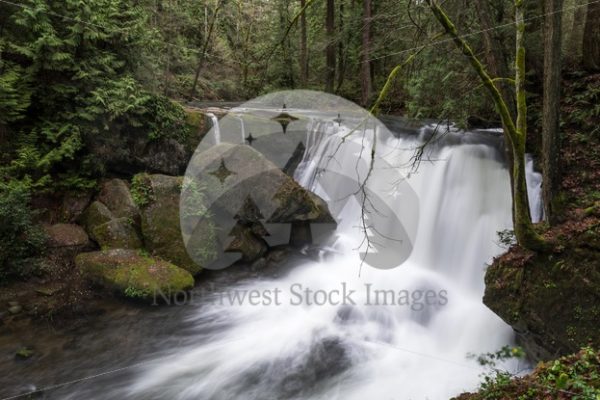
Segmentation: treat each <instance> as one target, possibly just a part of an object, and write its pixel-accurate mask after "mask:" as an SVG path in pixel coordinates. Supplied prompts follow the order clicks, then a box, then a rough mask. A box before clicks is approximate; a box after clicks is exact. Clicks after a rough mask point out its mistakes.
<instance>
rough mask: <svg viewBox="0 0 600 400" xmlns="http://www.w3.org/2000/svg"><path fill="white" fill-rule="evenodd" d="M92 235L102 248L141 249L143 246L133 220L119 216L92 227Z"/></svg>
mask: <svg viewBox="0 0 600 400" xmlns="http://www.w3.org/2000/svg"><path fill="white" fill-rule="evenodd" d="M92 237H93V238H94V240H95V241H96V242H98V244H99V245H100V247H101V248H102V249H111V248H112V249H139V248H140V247H142V241H141V240H140V238H139V236H138V234H137V231H136V230H135V227H134V226H133V220H132V219H131V218H117V219H113V220H111V221H109V222H107V223H105V224H102V225H98V226H96V227H95V228H94V229H92Z"/></svg>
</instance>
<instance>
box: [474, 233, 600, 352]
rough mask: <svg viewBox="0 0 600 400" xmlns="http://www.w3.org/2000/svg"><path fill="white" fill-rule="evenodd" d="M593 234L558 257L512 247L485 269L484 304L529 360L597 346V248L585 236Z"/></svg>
mask: <svg viewBox="0 0 600 400" xmlns="http://www.w3.org/2000/svg"><path fill="white" fill-rule="evenodd" d="M597 234H598V233H594V232H586V233H585V234H584V235H581V236H580V237H579V238H578V240H574V241H572V242H571V243H570V244H568V247H566V248H564V249H562V251H561V252H560V253H551V254H536V253H533V252H527V251H524V250H522V249H519V248H514V249H512V250H511V251H510V252H509V253H507V254H505V255H504V256H502V257H500V258H498V259H496V260H495V261H494V263H493V265H492V266H491V267H490V268H489V269H488V271H487V273H486V277H485V282H486V291H485V296H484V299H483V301H484V303H485V304H486V305H487V306H488V307H489V308H490V309H491V310H492V311H494V312H495V313H496V314H498V315H499V316H500V317H501V318H502V319H503V320H504V321H506V322H507V323H508V324H510V325H511V326H512V327H513V329H514V330H515V332H516V334H517V337H518V339H519V342H520V344H521V345H522V346H523V347H524V348H525V350H526V351H527V353H528V355H529V356H530V357H532V358H533V359H535V360H549V359H553V358H556V357H558V356H562V355H566V354H570V353H574V352H576V351H577V350H578V349H580V348H581V347H583V346H586V345H589V344H591V345H592V346H594V347H600V330H599V329H598V321H600V303H599V302H598V300H599V299H600V268H599V264H598V254H599V253H598V252H599V250H600V248H598V247H595V246H597V242H596V240H595V239H593V238H591V237H590V236H594V235H597ZM584 238H587V239H584Z"/></svg>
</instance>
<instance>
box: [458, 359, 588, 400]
mask: <svg viewBox="0 0 600 400" xmlns="http://www.w3.org/2000/svg"><path fill="white" fill-rule="evenodd" d="M510 354H511V350H510V349H509V348H506V349H503V350H501V351H500V352H499V353H495V354H494V355H492V356H493V358H494V359H496V356H500V358H504V357H506V356H510ZM488 356H489V355H488ZM484 358H485V359H487V356H486V357H484ZM493 364H495V362H493ZM485 365H489V364H487V363H485ZM469 398H470V399H473V400H497V399H517V400H538V399H541V398H544V399H546V398H548V399H550V398H552V399H558V398H560V399H571V400H598V399H600V355H599V354H598V352H596V351H595V350H594V349H592V348H589V347H586V348H583V349H582V350H581V351H580V352H579V353H577V354H573V355H571V356H567V357H563V358H560V359H558V360H555V361H550V362H548V363H540V364H539V365H538V366H537V367H536V369H535V370H534V371H533V372H532V373H531V374H530V375H526V376H524V377H516V376H514V375H512V374H510V373H508V372H506V371H501V370H495V371H494V373H493V374H487V375H485V376H484V379H483V382H482V383H481V386H480V390H479V392H478V393H475V394H473V395H472V396H469Z"/></svg>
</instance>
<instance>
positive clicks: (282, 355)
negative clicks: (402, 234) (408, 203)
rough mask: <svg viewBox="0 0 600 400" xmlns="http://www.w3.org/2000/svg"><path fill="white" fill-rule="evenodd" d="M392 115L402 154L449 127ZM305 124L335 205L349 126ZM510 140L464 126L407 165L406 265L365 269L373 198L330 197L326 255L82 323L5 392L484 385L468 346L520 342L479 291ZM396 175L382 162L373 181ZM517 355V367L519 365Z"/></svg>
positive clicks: (494, 249) (533, 179)
mask: <svg viewBox="0 0 600 400" xmlns="http://www.w3.org/2000/svg"><path fill="white" fill-rule="evenodd" d="M235 121H236V123H237V125H238V126H239V125H240V119H239V118H237V119H235ZM329 124H331V128H327V129H334V128H335V124H332V123H331V122H330V123H329ZM386 125H387V126H388V128H389V129H390V130H391V131H392V132H393V133H394V135H393V136H390V137H386V138H383V139H379V140H380V141H382V144H381V146H382V147H380V149H382V150H380V151H381V154H382V158H383V159H385V160H386V161H387V162H388V163H389V165H393V166H400V165H403V166H407V165H411V164H412V162H413V161H414V159H413V158H412V157H413V156H414V154H415V151H414V149H415V148H418V146H419V145H420V144H422V143H423V142H424V141H425V140H427V139H428V138H429V137H430V135H431V134H432V131H433V130H434V129H435V128H436V127H435V126H433V125H429V126H423V127H419V128H409V127H407V126H406V124H404V123H403V122H402V121H401V120H399V119H394V118H388V119H387V120H386ZM307 126H308V127H309V128H307V129H308V130H309V131H308V132H305V134H306V143H305V145H306V147H307V149H306V152H305V154H304V156H303V159H302V162H301V163H300V165H299V166H298V168H297V170H296V175H295V178H296V180H297V181H298V182H300V183H301V184H303V185H305V186H307V187H308V188H309V189H311V190H313V191H315V192H316V193H318V194H320V195H321V196H322V197H323V198H325V199H327V200H330V201H331V199H333V198H335V195H336V194H338V195H339V193H341V191H343V190H345V189H344V187H340V188H335V187H333V188H332V187H331V186H329V187H326V188H325V187H324V185H323V182H322V181H321V180H320V179H318V174H319V166H322V164H323V162H325V161H324V160H325V158H326V156H327V154H328V151H329V150H328V149H331V148H332V146H333V144H332V143H336V142H335V141H336V139H335V135H331V136H324V138H320V137H316V136H314V135H311V131H310V129H314V127H315V126H316V123H314V121H313V122H312V124H308V125H307ZM311 127H312V128H311ZM437 128H439V127H437ZM241 129H244V126H243V121H241ZM246 129H247V130H249V128H246ZM320 129H323V126H320ZM225 131H226V129H224V128H223V127H221V130H220V132H219V137H218V139H219V141H220V140H221V139H222V138H221V136H222V135H224V136H223V140H226V134H225ZM341 132H342V133H343V130H342V131H341ZM342 133H340V134H342ZM242 137H243V133H242ZM236 138H238V140H239V138H240V135H239V133H237V136H236ZM356 140H359V139H356ZM363 140H364V139H363ZM332 141H333V142H332ZM501 147H502V140H501V137H500V133H498V132H496V131H487V132H482V131H480V132H458V131H456V130H454V129H450V130H449V131H446V132H444V135H443V136H442V138H441V139H439V140H436V141H435V143H432V144H431V145H430V146H429V147H427V149H426V151H425V152H424V154H423V157H422V160H421V163H420V165H419V167H418V170H417V171H412V173H409V172H406V173H405V174H404V175H405V176H406V181H405V183H408V184H409V185H410V187H411V188H412V190H413V191H414V193H415V194H416V196H417V198H418V208H419V210H418V215H419V218H418V220H415V223H416V224H417V225H416V226H415V229H414V232H415V235H416V236H415V237H414V243H413V248H412V253H411V254H410V257H409V258H408V259H407V260H406V261H405V262H404V263H403V264H402V265H401V266H400V267H398V268H393V269H388V270H382V269H376V268H371V267H369V266H368V265H363V266H361V257H360V255H359V250H357V249H359V248H360V246H361V245H362V244H363V242H364V232H363V231H362V230H361V229H359V227H358V225H359V221H360V220H361V205H360V204H359V202H356V201H348V202H345V203H344V204H343V206H340V207H336V206H335V205H332V204H331V203H330V208H331V210H332V213H333V214H334V216H335V217H336V220H337V221H338V227H337V230H336V236H335V241H333V242H330V243H329V244H328V245H327V246H325V247H323V248H322V249H320V251H318V252H316V254H318V256H311V257H309V256H307V257H302V256H301V255H298V256H296V257H294V258H293V259H292V260H290V261H289V265H288V267H287V268H285V269H284V271H285V272H282V273H280V274H279V275H278V276H270V275H269V276H261V277H252V278H247V279H242V280H240V281H237V282H235V283H231V284H229V283H227V284H225V285H221V286H219V288H218V289H215V290H213V291H212V292H210V293H208V294H206V293H203V294H204V295H203V296H199V295H198V296H197V297H196V299H197V301H195V302H193V304H187V305H184V306H181V307H164V308H155V309H152V310H150V311H144V310H139V309H134V310H132V311H129V312H120V313H112V314H109V315H107V316H103V317H99V318H98V319H97V320H96V321H94V322H93V323H92V324H91V326H90V327H89V328H87V329H83V330H80V331H77V332H69V333H68V337H69V339H68V340H65V343H64V344H63V345H62V347H60V346H58V348H54V349H50V350H48V354H47V356H46V357H45V358H43V359H42V360H38V361H36V362H37V365H36V364H20V365H17V366H15V367H11V368H9V370H10V372H6V373H5V374H4V377H3V378H4V379H8V378H9V379H10V380H11V381H12V386H10V385H7V386H4V389H7V388H8V391H7V393H6V395H11V394H17V393H19V392H23V391H27V390H33V389H36V388H43V387H48V386H52V385H55V384H61V383H63V382H67V381H72V380H77V379H80V378H84V377H91V376H94V377H93V378H90V379H86V380H83V381H80V382H73V383H70V384H67V385H63V386H60V387H57V388H55V389H51V390H46V391H45V392H44V394H43V395H42V396H45V397H43V398H52V399H202V400H212V399H214V400H220V399H240V400H242V399H243V400H249V399H257V400H258V399H260V400H267V399H344V400H351V399H364V398H373V399H398V400H405V399H446V398H449V397H450V396H452V395H456V394H458V393H460V392H462V391H466V390H473V389H475V388H476V387H477V385H478V382H479V381H480V374H481V373H482V372H484V369H483V368H482V367H481V366H479V365H478V364H477V362H475V361H473V360H472V359H468V358H467V354H469V353H471V354H480V353H485V352H494V351H496V350H499V349H500V348H501V347H502V346H504V345H507V344H512V343H513V334H512V331H511V329H510V327H508V326H507V325H506V324H504V323H503V322H502V321H501V320H500V319H499V318H498V317H497V316H496V315H495V314H493V313H492V312H491V311H490V310H488V309H487V308H486V307H485V306H484V305H483V304H482V300H481V299H482V295H483V291H484V283H483V277H484V273H485V268H486V263H489V262H490V261H491V259H492V258H493V257H494V256H495V255H498V254H500V253H501V252H502V251H503V248H502V247H500V246H499V244H498V242H499V239H498V236H497V232H498V231H502V230H505V229H510V227H511V212H510V202H511V199H510V189H509V176H508V172H507V169H506V166H505V165H504V161H503V157H502V151H501ZM345 151H348V152H353V151H354V150H351V149H350V150H344V147H343V146H342V147H341V148H340V152H341V153H340V154H339V159H340V160H342V161H341V162H340V164H339V165H338V166H337V167H336V168H346V169H348V168H353V166H352V164H351V160H352V157H351V156H352V155H354V156H355V154H354V153H348V154H345V153H344V152H345ZM346 156H347V157H346ZM346 158H347V159H348V160H350V161H347V162H346V161H344V160H346ZM387 173H388V172H386V171H385V170H384V169H377V168H376V169H375V170H374V171H373V179H374V180H377V179H379V178H381V177H384V176H385V175H386V174H387ZM528 178H529V183H530V188H529V191H530V197H531V198H532V212H533V214H534V217H535V218H536V219H539V218H540V213H539V209H540V201H539V190H540V188H539V186H540V176H539V174H537V173H534V172H533V171H532V165H531V163H528ZM398 207H399V208H398V209H396V210H393V211H394V212H396V213H397V214H399V215H402V214H403V213H404V214H407V213H414V212H415V210H411V209H408V208H407V209H401V207H402V204H401V203H400V204H398ZM409 219H410V218H409ZM407 229H408V230H410V229H409V228H407ZM311 254H315V252H312V253H311ZM218 274H219V272H215V273H213V275H215V276H217V275H218ZM222 274H227V272H226V271H224V272H222ZM217 281H218V279H217ZM200 285H202V283H200ZM200 291H201V290H200V289H196V292H195V293H196V294H198V293H199V292H200ZM233 291H235V293H238V294H239V295H242V294H243V293H250V292H252V291H254V292H256V293H260V296H261V297H260V300H261V301H260V304H250V303H249V302H247V301H242V304H234V305H231V303H232V302H233V303H235V302H239V300H240V299H239V298H237V299H236V298H233V299H232V298H231V297H230V296H229V297H227V293H232V292H233ZM384 293H385V294H384ZM415 293H417V294H418V293H420V294H421V295H420V296H421V297H419V296H417V295H416V294H415ZM276 294H277V296H278V297H277V299H276V298H275V295H276ZM325 296H329V298H327V299H325ZM267 297H268V298H269V299H270V300H269V301H267ZM275 300H277V302H276V301H275ZM276 303H277V304H276ZM128 313H129V315H128ZM40 340H43V339H40ZM505 367H506V368H508V369H510V370H511V371H515V370H516V369H517V368H518V366H517V365H516V363H513V362H509V363H507V364H506V365H505ZM17 382H20V383H21V384H20V385H17ZM4 389H3V390H4ZM0 397H1V396H0Z"/></svg>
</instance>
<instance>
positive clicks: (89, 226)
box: [79, 201, 114, 240]
mask: <svg viewBox="0 0 600 400" xmlns="http://www.w3.org/2000/svg"><path fill="white" fill-rule="evenodd" d="M113 218H114V215H113V214H112V213H111V212H110V210H109V209H108V208H107V207H106V206H105V205H104V204H102V203H101V202H99V201H94V202H92V204H90V205H89V207H88V208H86V210H85V211H84V212H83V214H82V215H81V217H80V218H79V223H80V224H81V225H83V227H84V228H85V230H86V231H87V233H88V235H90V237H91V238H92V239H94V240H95V238H94V236H93V233H92V232H93V230H94V228H95V227H97V226H99V225H102V224H106V223H107V222H109V221H111V220H112V219H113Z"/></svg>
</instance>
